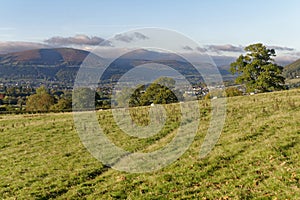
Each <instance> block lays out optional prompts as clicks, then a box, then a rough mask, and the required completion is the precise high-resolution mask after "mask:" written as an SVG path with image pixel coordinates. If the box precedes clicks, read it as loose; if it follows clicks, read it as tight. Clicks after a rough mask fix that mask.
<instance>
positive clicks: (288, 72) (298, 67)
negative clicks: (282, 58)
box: [283, 59, 300, 79]
mask: <svg viewBox="0 0 300 200" xmlns="http://www.w3.org/2000/svg"><path fill="white" fill-rule="evenodd" d="M283 73H284V76H285V77H286V78H290V79H294V78H297V76H298V77H300V59H299V60H296V61H295V62H293V63H291V64H289V65H287V66H285V67H284V71H283Z"/></svg>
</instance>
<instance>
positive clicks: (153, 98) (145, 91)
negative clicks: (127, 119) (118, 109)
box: [129, 77, 183, 106]
mask: <svg viewBox="0 0 300 200" xmlns="http://www.w3.org/2000/svg"><path fill="white" fill-rule="evenodd" d="M174 86H175V80H174V79H172V78H168V77H161V78H158V79H157V80H155V81H154V82H153V83H152V84H150V85H149V86H148V87H146V86H145V85H142V86H139V87H138V88H137V89H136V90H135V91H134V92H133V93H132V95H131V97H130V100H129V106H147V105H150V104H151V103H155V104H168V103H175V102H178V101H180V100H182V99H183V96H182V94H181V93H180V92H179V91H174V92H173V90H174ZM172 89H173V90H172Z"/></svg>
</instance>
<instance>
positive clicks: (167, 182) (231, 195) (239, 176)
mask: <svg viewBox="0 0 300 200" xmlns="http://www.w3.org/2000/svg"><path fill="white" fill-rule="evenodd" d="M299 97H300V90H290V91H283V92H274V93H266V94H257V95H253V96H243V97H233V98H228V104H227V118H226V123H225V126H224V128H223V132H222V135H221V138H220V140H219V141H218V143H217V145H216V146H215V148H214V149H213V151H212V152H211V153H210V154H209V156H208V157H206V158H204V159H199V151H200V147H201V144H202V142H203V139H204V136H205V131H206V130H207V128H208V126H209V120H210V107H209V102H206V101H200V102H199V105H200V113H201V123H200V124H201V125H200V127H199V128H198V132H197V135H196V137H195V140H194V142H193V143H192V145H191V147H190V148H189V150H188V151H187V152H186V153H185V154H184V155H183V156H182V157H180V158H179V159H177V160H176V162H174V163H172V164H171V165H169V166H167V167H165V168H163V169H161V170H159V171H155V172H151V173H127V172H120V171H117V170H114V169H112V168H109V167H106V166H104V165H102V164H101V163H100V162H99V161H98V160H97V159H95V158H93V157H92V156H91V155H90V154H89V152H88V151H87V150H86V149H85V148H84V146H83V144H82V143H81V141H80V138H79V136H78V134H77V132H76V130H75V126H74V121H73V115H72V113H62V114H57V113H56V114H51V113H50V114H34V115H30V114H26V115H0V155H1V156H0V165H1V167H0V199H300V166H299V163H300V156H299V153H300V121H299V119H300V98H299ZM166 108H167V111H168V119H167V123H166V125H165V126H164V128H163V129H162V130H161V131H160V132H159V133H158V134H157V135H155V136H152V137H150V138H146V139H138V138H134V137H130V136H128V135H126V134H123V133H122V132H121V131H120V130H119V129H118V127H117V125H116V124H115V123H113V122H112V114H111V111H109V110H105V111H99V112H97V115H98V117H99V122H100V124H101V126H102V127H104V130H105V133H106V134H107V136H108V137H109V138H110V139H111V140H112V141H113V142H114V143H115V144H116V145H118V146H120V147H122V148H124V149H126V150H128V151H132V152H149V151H154V150H156V149H159V148H160V147H162V146H164V145H165V144H167V143H168V142H169V141H170V140H171V139H172V138H173V136H174V131H175V130H176V128H177V127H178V126H179V121H180V115H179V114H178V109H177V108H178V105H168V106H166ZM141 109H147V108H141ZM131 114H132V116H133V117H134V118H135V120H136V122H137V123H140V125H145V124H147V122H148V121H147V115H145V112H142V113H140V114H139V112H138V110H133V111H132V112H131Z"/></svg>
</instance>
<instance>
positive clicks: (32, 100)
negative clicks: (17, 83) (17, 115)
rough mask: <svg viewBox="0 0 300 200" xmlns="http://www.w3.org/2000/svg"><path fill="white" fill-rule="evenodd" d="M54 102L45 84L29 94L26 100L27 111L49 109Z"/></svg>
mask: <svg viewBox="0 0 300 200" xmlns="http://www.w3.org/2000/svg"><path fill="white" fill-rule="evenodd" d="M53 104H54V98H53V97H52V96H51V95H50V94H49V93H48V91H47V89H46V88H45V86H41V87H39V88H37V89H36V94H33V95H30V96H29V97H28V99H27V101H26V110H28V111H49V109H50V107H51V106H52V105H53Z"/></svg>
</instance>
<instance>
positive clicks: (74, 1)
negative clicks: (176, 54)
mask: <svg viewBox="0 0 300 200" xmlns="http://www.w3.org/2000/svg"><path fill="white" fill-rule="evenodd" d="M0 3H1V7H0V41H31V42H42V41H43V40H45V39H48V38H50V37H52V36H63V37H67V36H74V35H76V34H86V35H89V36H99V37H103V38H107V37H110V36H112V35H114V34H116V33H118V32H123V31H126V30H129V29H133V28H141V27H160V28H168V29H173V30H176V31H179V32H181V33H183V34H185V35H187V36H189V37H191V38H192V39H194V40H195V41H196V42H198V43H199V44H233V45H247V44H250V43H254V42H263V43H265V44H268V45H279V46H286V47H292V48H295V49H297V50H300V37H299V36H300V27H299V26H298V20H299V19H300V12H299V11H298V10H299V8H300V1H297V0H286V1H282V0H272V1H271V0H251V1H242V0H241V1H237V0H206V1H204V0H203V1H202V0H190V1H189V0H187V1H183V0H151V1H143V0H127V1H126V0H106V1H101V0H94V1H93V0H90V1H89V0H85V1H83V0H82V1H79V0H12V1H9V0H0Z"/></svg>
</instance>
